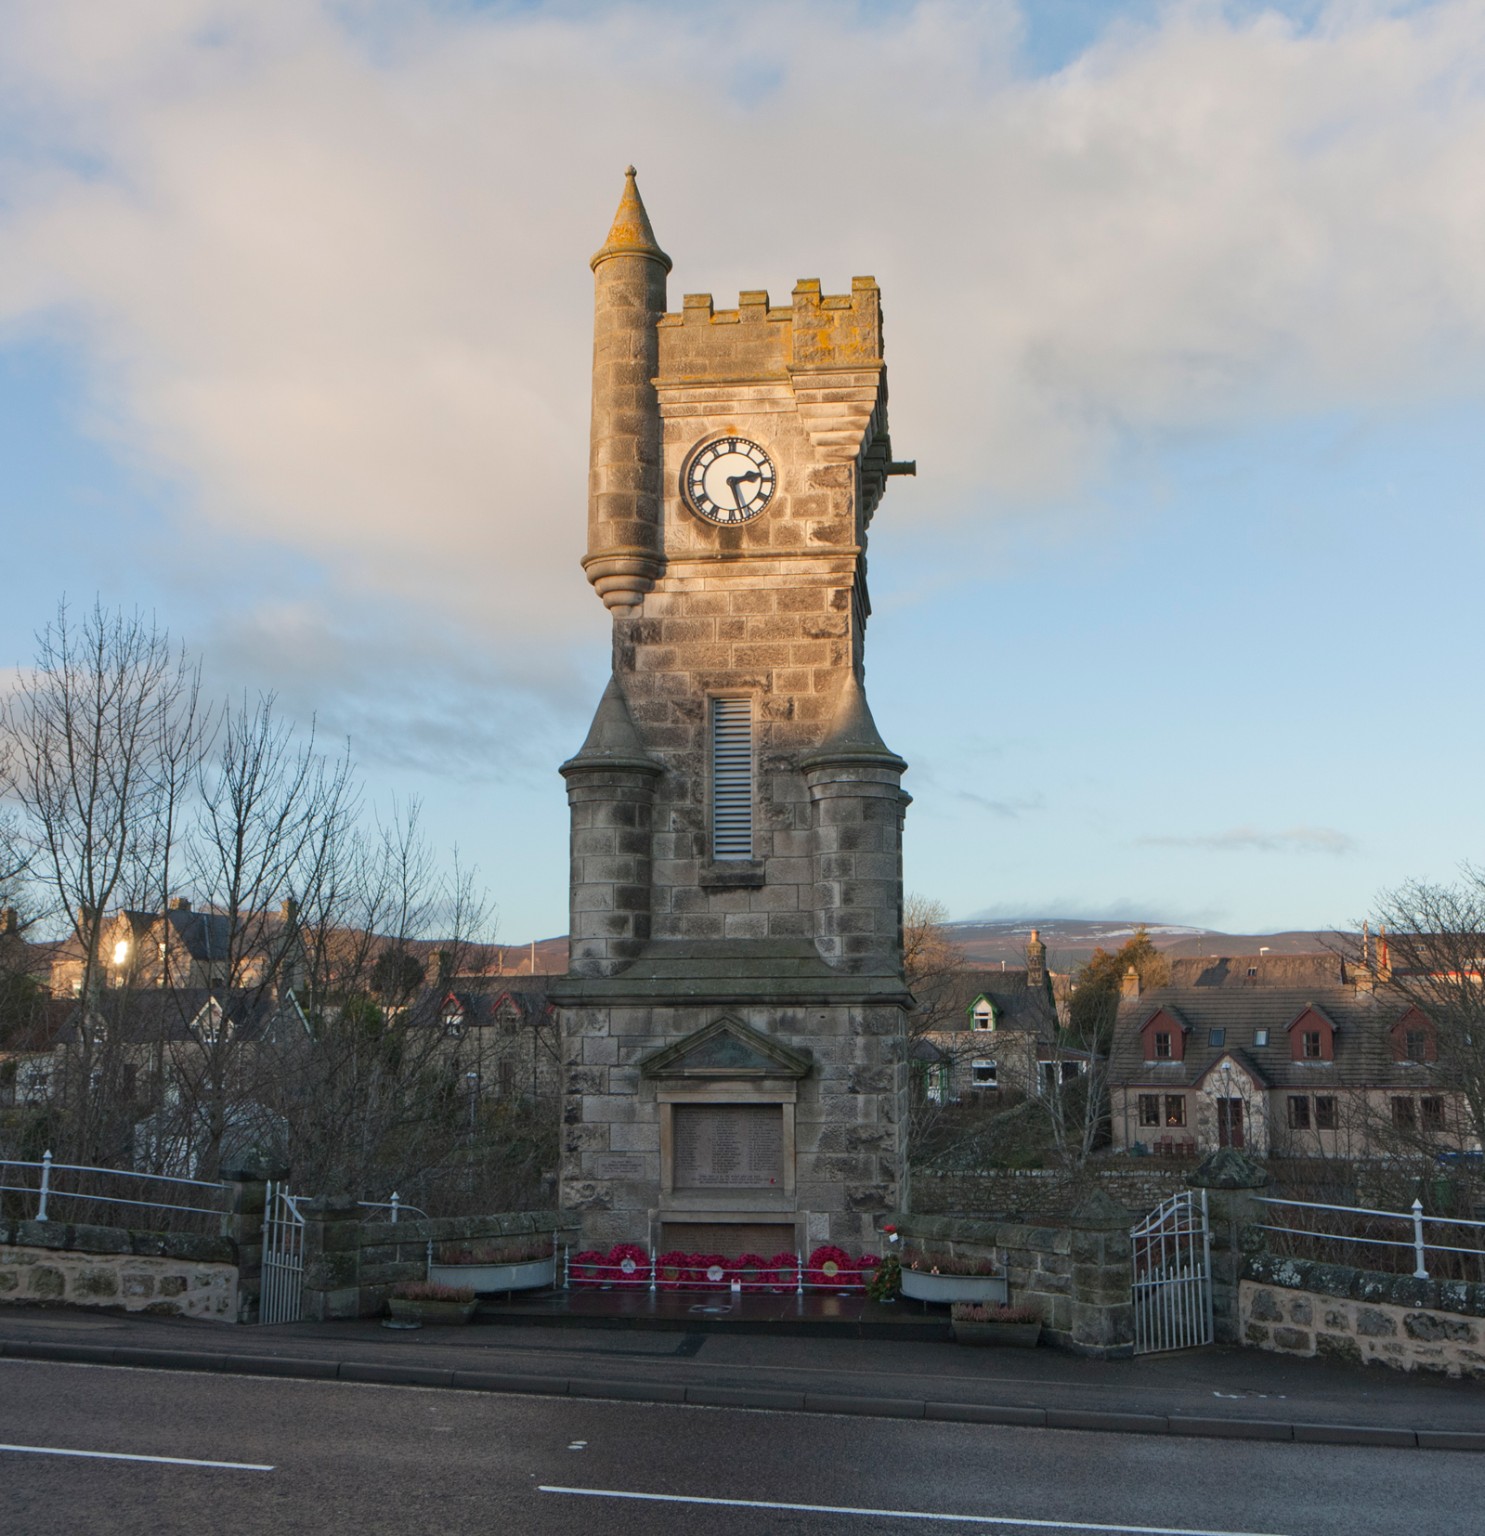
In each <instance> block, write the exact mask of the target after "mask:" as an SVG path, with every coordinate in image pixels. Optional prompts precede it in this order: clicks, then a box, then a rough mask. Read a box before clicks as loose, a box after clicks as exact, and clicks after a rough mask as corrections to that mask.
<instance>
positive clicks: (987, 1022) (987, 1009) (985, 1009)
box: [973, 997, 995, 1030]
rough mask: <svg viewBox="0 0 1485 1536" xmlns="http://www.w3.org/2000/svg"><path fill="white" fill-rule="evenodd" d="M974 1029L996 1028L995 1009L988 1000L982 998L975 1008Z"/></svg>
mask: <svg viewBox="0 0 1485 1536" xmlns="http://www.w3.org/2000/svg"><path fill="white" fill-rule="evenodd" d="M973 1027H974V1028H975V1029H980V1030H992V1029H994V1028H995V1009H994V1007H993V1006H992V1005H991V1003H990V1002H989V1000H988V999H986V998H983V997H982V998H981V999H980V1000H979V1002H977V1003H976V1004H975V1006H974V1013H973Z"/></svg>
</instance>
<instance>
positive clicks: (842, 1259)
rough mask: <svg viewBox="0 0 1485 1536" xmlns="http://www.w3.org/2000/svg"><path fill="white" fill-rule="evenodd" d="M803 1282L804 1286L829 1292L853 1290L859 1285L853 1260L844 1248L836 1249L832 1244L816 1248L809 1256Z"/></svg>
mask: <svg viewBox="0 0 1485 1536" xmlns="http://www.w3.org/2000/svg"><path fill="white" fill-rule="evenodd" d="M804 1280H805V1284H806V1285H813V1286H818V1287H819V1288H820V1289H822V1290H830V1291H844V1290H853V1289H855V1288H856V1287H858V1286H859V1285H860V1284H861V1276H860V1274H859V1273H858V1272H857V1269H856V1263H855V1260H854V1259H852V1258H851V1256H850V1254H848V1253H847V1252H846V1250H845V1249H844V1248H837V1247H836V1246H835V1244H834V1243H826V1244H824V1245H823V1246H821V1247H819V1248H816V1249H815V1251H814V1252H813V1253H812V1254H811V1255H810V1256H809V1262H808V1264H806V1265H805V1276H804Z"/></svg>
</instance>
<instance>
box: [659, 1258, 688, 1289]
mask: <svg viewBox="0 0 1485 1536" xmlns="http://www.w3.org/2000/svg"><path fill="white" fill-rule="evenodd" d="M655 1281H656V1284H658V1285H659V1287H660V1289H661V1290H662V1291H680V1290H685V1289H687V1288H689V1286H690V1285H691V1282H692V1267H691V1255H690V1254H689V1253H682V1252H681V1250H680V1249H679V1248H672V1249H671V1250H670V1251H669V1252H668V1253H662V1254H661V1255H660V1257H659V1258H658V1259H656V1260H655Z"/></svg>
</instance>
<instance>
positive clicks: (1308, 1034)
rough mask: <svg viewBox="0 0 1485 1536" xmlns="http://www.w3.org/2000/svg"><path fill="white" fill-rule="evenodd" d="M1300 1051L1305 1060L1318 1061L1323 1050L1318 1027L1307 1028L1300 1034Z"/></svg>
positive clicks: (1322, 1054)
mask: <svg viewBox="0 0 1485 1536" xmlns="http://www.w3.org/2000/svg"><path fill="white" fill-rule="evenodd" d="M1300 1053H1301V1055H1302V1056H1303V1057H1304V1059H1305V1060H1306V1061H1320V1060H1322V1059H1323V1056H1324V1051H1323V1048H1322V1046H1321V1041H1320V1031H1319V1030H1318V1029H1307V1030H1305V1031H1304V1033H1303V1034H1302V1035H1301V1036H1300Z"/></svg>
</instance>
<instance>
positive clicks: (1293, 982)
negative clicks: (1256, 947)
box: [1170, 954, 1350, 987]
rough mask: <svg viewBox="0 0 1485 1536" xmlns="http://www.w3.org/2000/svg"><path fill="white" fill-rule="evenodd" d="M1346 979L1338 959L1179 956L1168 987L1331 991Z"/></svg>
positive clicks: (1326, 956)
mask: <svg viewBox="0 0 1485 1536" xmlns="http://www.w3.org/2000/svg"><path fill="white" fill-rule="evenodd" d="M1349 979H1350V978H1349V977H1348V975H1347V970H1346V962H1345V961H1344V960H1343V959H1342V958H1341V957H1340V956H1339V955H1331V954H1318V955H1183V956H1180V957H1178V958H1173V959H1172V960H1171V962H1170V985H1171V986H1172V987H1335V986H1342V985H1344V984H1345V983H1346V982H1347V981H1348V980H1349Z"/></svg>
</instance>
